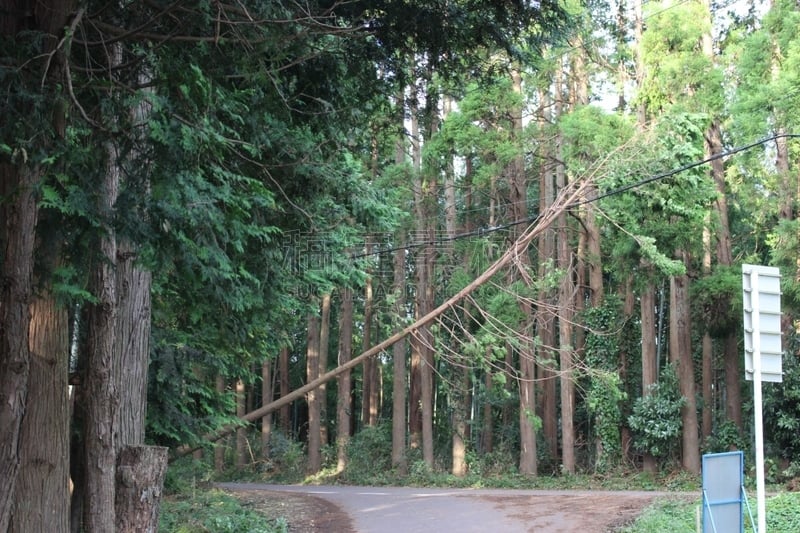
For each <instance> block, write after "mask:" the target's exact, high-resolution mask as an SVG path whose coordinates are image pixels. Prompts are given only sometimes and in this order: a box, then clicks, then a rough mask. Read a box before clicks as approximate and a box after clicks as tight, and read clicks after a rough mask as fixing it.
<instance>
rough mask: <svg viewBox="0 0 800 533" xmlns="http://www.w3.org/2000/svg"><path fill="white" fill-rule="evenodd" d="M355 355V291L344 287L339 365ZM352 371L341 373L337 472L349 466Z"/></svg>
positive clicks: (337, 423)
mask: <svg viewBox="0 0 800 533" xmlns="http://www.w3.org/2000/svg"><path fill="white" fill-rule="evenodd" d="M352 356H353V291H352V289H347V288H345V289H342V307H341V316H340V318H339V366H341V365H343V364H345V363H347V362H348V361H350V358H351V357H352ZM351 375H352V374H351V372H350V371H349V370H348V371H346V372H342V373H341V374H340V375H339V380H338V381H339V383H338V399H337V402H336V428H337V430H336V456H337V459H338V464H337V466H336V471H337V472H340V473H341V472H343V471H344V469H345V468H346V467H347V445H348V443H349V442H350V415H351V413H352V410H353V398H352V389H353V385H352V382H351Z"/></svg>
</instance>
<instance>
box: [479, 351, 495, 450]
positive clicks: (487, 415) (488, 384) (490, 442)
mask: <svg viewBox="0 0 800 533" xmlns="http://www.w3.org/2000/svg"><path fill="white" fill-rule="evenodd" d="M491 357H492V347H491V346H487V347H486V358H487V359H488V360H491V359H490V358H491ZM483 385H484V387H485V389H486V391H487V392H489V391H491V390H492V387H494V379H493V378H492V370H491V368H489V369H487V370H486V375H485V376H484V378H483ZM481 427H482V428H483V430H482V431H481V451H482V452H483V453H491V452H492V451H494V416H493V412H492V404H491V402H488V401H487V402H485V403H484V404H483V424H482V426H481Z"/></svg>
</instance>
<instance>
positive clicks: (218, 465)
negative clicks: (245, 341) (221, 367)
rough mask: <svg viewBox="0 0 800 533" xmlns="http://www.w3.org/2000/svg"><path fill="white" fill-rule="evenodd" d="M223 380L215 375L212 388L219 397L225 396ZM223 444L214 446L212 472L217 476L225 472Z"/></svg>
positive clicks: (219, 443) (220, 376)
mask: <svg viewBox="0 0 800 533" xmlns="http://www.w3.org/2000/svg"><path fill="white" fill-rule="evenodd" d="M225 387H226V386H225V378H224V377H223V376H222V375H220V374H217V377H216V380H215V383H214V388H215V390H216V392H217V394H219V395H220V396H222V395H223V394H225ZM225 448H226V446H225V443H224V442H218V443H217V445H216V446H214V471H215V472H217V473H218V474H220V473H222V472H223V471H224V470H225Z"/></svg>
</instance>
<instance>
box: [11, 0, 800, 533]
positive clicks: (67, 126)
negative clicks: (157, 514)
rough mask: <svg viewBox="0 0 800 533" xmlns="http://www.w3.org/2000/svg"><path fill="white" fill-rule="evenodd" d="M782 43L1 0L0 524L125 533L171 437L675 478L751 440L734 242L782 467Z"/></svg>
mask: <svg viewBox="0 0 800 533" xmlns="http://www.w3.org/2000/svg"><path fill="white" fill-rule="evenodd" d="M798 28H800V7H798V5H797V3H796V2H792V1H789V0H770V1H769V2H756V1H755V0H750V1H749V2H748V1H746V0H743V1H742V2H737V3H735V4H731V5H728V4H724V3H719V4H718V3H711V2H710V1H709V0H672V1H662V2H656V1H650V2H644V1H642V0H631V1H630V2H622V1H619V2H616V1H611V0H587V1H586V2H579V1H577V0H575V1H573V0H535V1H529V0H491V1H483V0H414V1H408V0H384V1H377V0H308V1H303V2H296V1H293V0H274V1H271V2H263V1H261V2H259V1H252V0H237V1H230V2H224V1H219V0H213V1H204V2H195V1H189V0H167V1H164V0H144V1H141V2H122V1H118V2H97V1H95V0H88V1H78V0H36V1H34V0H4V1H3V2H2V3H1V4H0V88H2V93H0V97H2V104H0V280H1V282H0V533H5V532H6V531H9V532H25V531H75V532H77V531H80V530H83V531H87V532H90V533H95V532H108V531H114V530H115V529H116V530H119V531H128V530H131V531H133V530H136V528H135V526H133V525H131V524H133V523H135V521H136V520H142V518H141V516H140V515H141V513H142V512H146V509H145V511H143V510H142V509H141V508H137V505H136V503H135V502H134V501H133V500H136V499H137V498H132V497H131V494H132V490H131V487H138V486H139V485H138V484H139V483H143V484H145V485H148V484H149V485H151V486H156V487H158V486H159V484H160V483H161V482H162V481H161V480H163V475H164V470H165V469H166V467H167V461H168V456H171V457H179V456H183V455H187V454H189V453H192V452H198V453H206V454H209V455H208V456H209V457H210V456H214V457H215V460H216V462H217V466H218V467H219V468H223V466H224V462H225V460H226V453H225V451H226V448H227V447H233V449H234V451H233V453H232V454H231V455H232V456H233V457H235V464H236V466H237V467H239V468H248V467H250V466H252V465H253V464H254V463H264V464H266V463H269V462H270V460H271V459H272V458H273V457H274V456H275V455H276V454H279V453H280V450H278V449H277V448H278V443H282V444H281V445H283V443H285V442H295V443H300V444H302V447H303V450H304V453H305V465H306V469H307V472H308V473H309V474H314V473H317V472H319V471H320V470H322V469H323V468H333V469H334V470H335V472H336V473H337V474H343V473H345V472H346V471H347V468H348V461H350V459H351V456H350V455H348V453H347V452H348V446H349V443H350V442H351V439H353V438H355V437H356V436H357V435H359V434H361V433H362V432H367V431H376V430H380V429H385V431H386V441H387V443H388V442H389V440H390V441H391V442H390V445H391V457H390V458H387V460H390V462H389V463H388V464H389V466H390V468H392V469H393V470H394V471H396V472H397V474H398V475H400V476H403V475H405V474H406V473H408V472H409V469H411V468H412V467H414V468H417V467H419V466H420V465H423V466H424V467H425V468H429V469H431V470H439V471H449V472H451V473H452V474H453V475H455V476H464V475H466V474H467V473H468V472H469V470H470V468H473V467H475V466H476V465H477V464H478V463H479V462H480V461H481V460H482V459H485V458H486V457H496V458H499V460H500V461H501V462H503V463H504V465H503V468H505V469H514V470H515V471H516V472H517V473H519V474H521V475H524V476H531V477H532V476H537V475H561V474H569V473H575V472H585V471H595V472H596V471H608V470H613V469H617V468H623V469H631V470H639V469H642V470H645V471H649V472H655V471H656V470H658V469H663V468H675V469H682V470H685V471H687V472H689V473H693V474H696V473H699V471H700V462H701V455H702V453H705V452H708V451H727V450H729V449H735V448H738V449H748V448H749V447H750V446H751V438H752V435H751V429H750V420H751V418H752V406H751V404H750V399H749V398H750V394H749V390H750V389H749V387H750V386H751V385H750V383H749V382H747V381H745V377H744V376H745V369H744V363H743V342H742V339H743V333H742V325H741V323H742V303H741V300H742V299H741V276H742V270H741V265H742V264H743V263H751V264H764V265H772V266H777V267H779V268H780V272H781V275H782V293H783V294H782V303H783V317H782V322H783V324H782V326H783V328H782V329H783V334H784V337H783V347H784V350H785V353H784V361H783V370H784V378H783V383H780V384H769V385H767V386H765V412H768V413H769V416H768V417H766V419H765V425H766V428H767V431H766V434H767V443H766V444H767V451H768V454H769V456H770V457H771V458H773V459H774V460H775V461H776V463H778V464H781V465H783V467H784V468H789V467H792V468H795V469H797V468H800V455H798V454H800V442H798V441H797V439H796V435H797V431H798V429H800V368H799V367H800V365H798V357H799V356H800V222H798V215H799V214H800V213H798V201H799V198H800V164H799V163H800V161H799V160H798V158H799V157H800V143H798V140H797V139H798V138H800V36H799V35H798V32H797V29H798ZM253 435H259V438H257V439H253ZM509 463H512V464H509ZM156 492H158V491H156ZM154 497H155V498H157V494H156V495H154ZM145 503H146V502H145ZM139 523H141V522H139Z"/></svg>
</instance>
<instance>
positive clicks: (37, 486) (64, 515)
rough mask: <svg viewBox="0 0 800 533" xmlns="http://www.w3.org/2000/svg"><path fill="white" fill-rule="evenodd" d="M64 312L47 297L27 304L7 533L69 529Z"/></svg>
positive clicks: (67, 359) (67, 407) (67, 358)
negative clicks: (23, 387)
mask: <svg viewBox="0 0 800 533" xmlns="http://www.w3.org/2000/svg"><path fill="white" fill-rule="evenodd" d="M67 321H68V316H67V312H66V309H64V308H63V307H60V306H59V305H58V304H57V303H56V301H55V298H53V297H52V296H51V295H46V294H45V295H42V296H40V297H37V298H34V300H33V302H32V304H31V321H30V330H29V331H30V354H31V372H30V377H29V379H28V406H27V409H26V411H25V417H24V419H23V421H22V431H21V435H20V441H21V442H22V443H24V444H23V445H22V446H21V447H20V472H19V478H18V480H17V486H16V492H15V494H14V507H13V512H12V513H13V514H12V518H11V527H10V529H9V531H10V532H18V533H27V532H29V531H48V532H49V531H52V532H65V531H68V529H69V462H68V461H66V460H65V458H66V457H68V456H69V398H68V388H67V366H68V361H69V337H68V331H69V328H68V327H67Z"/></svg>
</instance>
